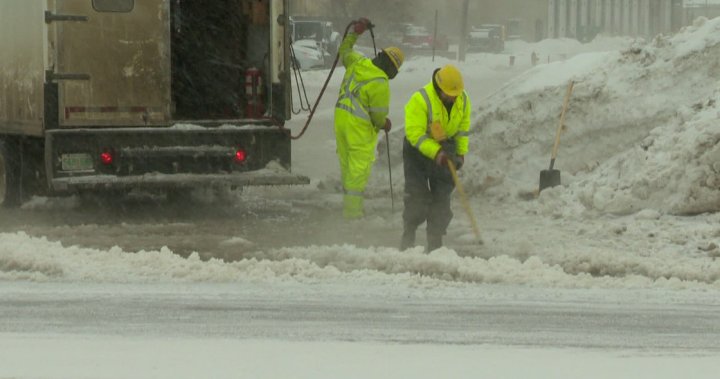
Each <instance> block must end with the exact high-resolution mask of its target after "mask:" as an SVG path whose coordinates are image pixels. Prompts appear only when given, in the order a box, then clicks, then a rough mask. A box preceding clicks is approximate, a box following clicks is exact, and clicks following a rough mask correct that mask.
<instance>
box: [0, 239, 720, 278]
mask: <svg viewBox="0 0 720 379" xmlns="http://www.w3.org/2000/svg"><path fill="white" fill-rule="evenodd" d="M586 250H588V249H586ZM665 258H667V257H662V256H660V257H657V258H655V259H648V258H647V257H638V256H625V257H623V256H621V255H619V254H617V253H611V252H602V251H592V252H591V254H587V255H586V254H567V256H565V255H563V256H562V257H560V261H562V262H564V264H562V265H559V264H555V263H545V262H543V260H542V259H541V258H539V257H537V256H533V257H529V258H526V259H517V258H513V257H510V256H507V255H503V256H498V257H493V258H490V259H487V260H486V259H478V258H474V257H459V256H458V255H457V254H456V253H455V252H454V251H452V250H449V249H439V250H437V251H435V252H433V253H431V254H429V255H428V254H425V253H424V252H423V251H422V248H421V247H418V248H415V249H413V250H411V251H407V252H400V251H398V250H397V249H394V248H385V247H378V248H370V249H362V248H357V247H355V246H350V245H342V246H309V247H296V248H283V249H276V250H271V251H267V252H255V253H252V254H249V255H248V256H247V257H246V258H245V259H243V260H241V261H237V262H224V261H222V260H218V259H210V260H207V261H205V260H201V259H200V258H199V255H198V254H197V253H193V254H191V255H190V256H189V257H188V258H183V257H181V256H179V255H176V254H174V253H173V252H172V251H171V250H170V249H168V248H166V247H164V248H162V249H160V250H159V251H139V252H137V253H129V252H125V251H123V250H122V249H120V248H118V247H115V248H112V249H110V250H108V251H101V250H96V249H89V248H81V247H77V246H70V247H64V246H62V245H61V244H60V243H56V242H49V241H47V240H46V239H44V238H32V237H29V236H28V235H26V234H25V233H17V234H0V280H29V281H38V282H45V281H60V282H94V283H103V282H113V283H146V282H161V283H162V282H190V283H193V282H214V283H217V282H230V283H234V282H238V283H242V282H287V281H290V282H301V283H313V282H318V281H322V282H325V283H326V282H333V281H335V282H353V283H368V284H373V285H387V286H398V285H399V286H403V287H421V288H443V287H459V286H464V285H467V284H477V283H485V284H512V285H516V284H522V285H530V286H551V287H565V288H583V287H585V288H591V287H604V288H669V289H709V288H713V287H717V286H718V285H720V261H715V262H713V263H710V264H709V265H708V262H707V261H706V260H697V259H685V260H682V261H678V260H673V259H665Z"/></svg>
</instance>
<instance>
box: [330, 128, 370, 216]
mask: <svg viewBox="0 0 720 379" xmlns="http://www.w3.org/2000/svg"><path fill="white" fill-rule="evenodd" d="M377 134H378V132H377V130H375V128H373V127H372V126H369V125H357V124H354V123H336V124H335V140H336V142H337V155H338V160H339V161H340V175H341V179H342V184H343V189H344V190H345V195H344V197H343V216H344V217H345V218H346V219H356V218H361V217H363V216H364V213H365V212H364V204H363V203H364V200H363V193H364V192H365V187H366V186H367V182H368V179H369V178H370V172H371V170H372V165H373V162H375V146H376V145H377Z"/></svg>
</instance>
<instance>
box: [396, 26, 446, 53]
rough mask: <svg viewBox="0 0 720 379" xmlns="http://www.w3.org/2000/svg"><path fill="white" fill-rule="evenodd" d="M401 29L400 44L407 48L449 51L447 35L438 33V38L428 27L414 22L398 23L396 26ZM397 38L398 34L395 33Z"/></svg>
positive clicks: (411, 49) (397, 29) (410, 49)
mask: <svg viewBox="0 0 720 379" xmlns="http://www.w3.org/2000/svg"><path fill="white" fill-rule="evenodd" d="M394 29H395V30H396V31H401V33H402V34H401V37H400V41H399V42H400V46H402V47H403V48H404V49H405V50H408V51H413V50H416V51H417V50H427V51H429V50H432V49H433V48H435V50H437V51H447V50H448V48H449V43H448V39H447V36H445V35H442V34H438V35H437V38H435V37H433V33H432V32H430V30H428V28H426V27H424V26H421V25H414V24H397V26H396V27H395V28H394ZM394 38H396V39H397V34H395V35H394Z"/></svg>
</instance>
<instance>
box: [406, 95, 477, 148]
mask: <svg viewBox="0 0 720 379" xmlns="http://www.w3.org/2000/svg"><path fill="white" fill-rule="evenodd" d="M471 109H472V104H471V103H470V98H469V97H468V94H467V92H465V91H463V93H462V94H461V95H460V96H458V97H457V99H455V104H453V107H452V111H451V112H450V114H449V115H448V111H447V109H446V108H445V105H444V104H443V102H442V100H441V99H440V96H439V95H438V94H437V92H436V91H435V87H434V86H433V84H432V82H430V83H428V84H427V85H425V87H423V88H421V89H420V90H419V91H417V92H415V93H414V94H413V95H412V97H411V98H410V101H408V103H407V104H406V105H405V138H407V140H408V142H410V144H411V145H412V146H414V147H415V148H416V149H418V150H420V152H421V153H422V154H423V155H424V156H426V157H428V158H430V159H435V155H437V153H438V151H439V150H440V149H441V146H440V143H438V141H435V140H434V139H433V137H432V135H431V133H430V125H432V124H433V123H436V122H439V123H440V125H441V127H442V130H443V131H444V132H445V136H447V138H449V139H455V143H456V151H454V153H455V154H457V155H465V154H467V152H468V147H469V138H468V135H469V131H470V112H471ZM447 153H453V152H452V151H448V152H447Z"/></svg>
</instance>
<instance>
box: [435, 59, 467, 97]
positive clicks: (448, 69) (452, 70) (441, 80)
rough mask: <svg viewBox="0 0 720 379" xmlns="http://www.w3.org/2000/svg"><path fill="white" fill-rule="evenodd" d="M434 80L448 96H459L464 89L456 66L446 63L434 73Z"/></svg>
mask: <svg viewBox="0 0 720 379" xmlns="http://www.w3.org/2000/svg"><path fill="white" fill-rule="evenodd" d="M435 82H436V83H437V85H438V87H440V89H441V90H442V91H443V92H445V94H446V95H448V96H453V97H456V96H460V94H461V93H462V92H463V89H465V86H464V85H463V78H462V75H461V74H460V70H458V69H457V67H455V66H453V65H451V64H446V65H445V66H443V67H442V68H441V69H440V70H438V72H437V73H436V74H435Z"/></svg>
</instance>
